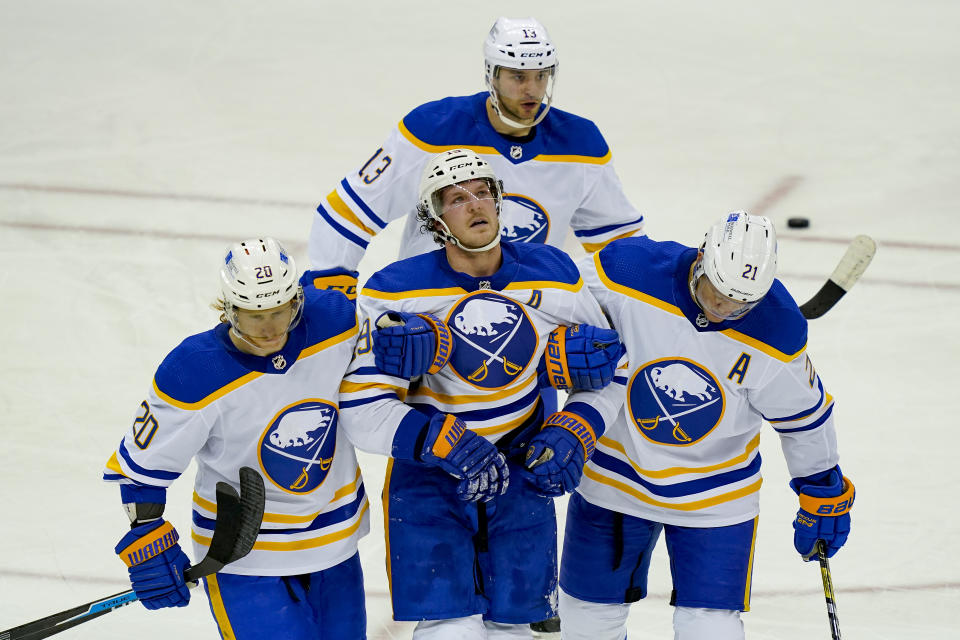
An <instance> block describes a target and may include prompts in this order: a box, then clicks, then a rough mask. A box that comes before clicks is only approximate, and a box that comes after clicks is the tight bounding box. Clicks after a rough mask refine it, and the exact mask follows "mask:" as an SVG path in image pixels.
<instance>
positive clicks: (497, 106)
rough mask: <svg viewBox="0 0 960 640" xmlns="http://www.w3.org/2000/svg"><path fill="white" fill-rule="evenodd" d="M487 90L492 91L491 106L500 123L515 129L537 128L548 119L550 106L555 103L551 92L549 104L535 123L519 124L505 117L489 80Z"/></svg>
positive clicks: (495, 91) (534, 120)
mask: <svg viewBox="0 0 960 640" xmlns="http://www.w3.org/2000/svg"><path fill="white" fill-rule="evenodd" d="M487 89H489V91H490V106H492V107H493V111H494V113H496V114H497V117H498V118H500V122H502V123H503V124H505V125H507V126H508V127H512V128H514V129H528V128H530V127H535V126H537V125H538V124H540V123H541V122H542V121H543V119H544V118H546V117H547V112H548V111H550V105H551V104H552V103H553V92H549V93H547V96H546V98H547V102H546V105H545V106H544V107H543V111H541V112H540V113H539V114H538V115H537V117H536V118H534V119H533V122H531V123H530V124H524V123H522V122H517V121H516V120H511V119H510V118H508V117H507V116H505V115H503V110H502V109H501V108H500V101H499V99H498V98H497V90H496V89H494V88H493V84H491V82H490V81H489V80H487ZM542 102H543V101H542V100H541V103H542Z"/></svg>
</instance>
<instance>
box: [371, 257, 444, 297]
mask: <svg viewBox="0 0 960 640" xmlns="http://www.w3.org/2000/svg"><path fill="white" fill-rule="evenodd" d="M441 261H442V262H441ZM451 286H456V284H455V283H454V282H453V281H452V280H451V278H450V275H449V269H448V267H447V266H446V253H445V252H444V250H443V249H442V248H441V249H437V250H435V251H430V252H428V253H422V254H420V255H417V256H412V257H410V258H405V259H403V260H397V261H396V262H393V263H390V264H388V265H387V266H385V267H384V268H383V269H380V270H379V271H377V272H376V273H374V274H373V275H372V276H370V278H369V279H368V280H367V282H366V284H364V285H363V288H364V289H373V290H375V291H383V292H389V293H400V292H404V291H413V290H416V289H441V288H444V287H451Z"/></svg>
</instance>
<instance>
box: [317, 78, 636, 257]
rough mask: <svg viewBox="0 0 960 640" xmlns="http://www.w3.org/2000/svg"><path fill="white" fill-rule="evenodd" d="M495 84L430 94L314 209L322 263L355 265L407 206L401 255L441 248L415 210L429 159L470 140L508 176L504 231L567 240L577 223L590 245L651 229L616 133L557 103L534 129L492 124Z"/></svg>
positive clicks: (523, 238)
mask: <svg viewBox="0 0 960 640" xmlns="http://www.w3.org/2000/svg"><path fill="white" fill-rule="evenodd" d="M487 95H488V94H487V93H486V92H483V93H478V94H475V95H472V96H462V97H452V98H445V99H443V100H438V101H435V102H429V103H427V104H424V105H422V106H420V107H417V108H416V109H414V110H413V111H412V112H410V113H409V114H407V115H406V116H405V117H404V118H403V120H401V121H400V123H399V124H398V125H397V128H396V129H395V130H394V131H393V132H392V133H391V134H390V136H389V137H388V138H387V141H386V142H385V143H384V144H383V146H382V147H381V148H379V149H377V150H376V152H374V154H373V155H372V156H371V157H370V158H369V159H368V160H367V161H366V162H364V163H363V165H361V166H360V167H359V169H358V170H357V171H354V172H352V173H350V174H349V175H347V176H346V177H345V178H344V179H343V180H341V181H340V184H339V185H337V187H336V188H335V189H334V190H333V191H332V192H331V193H330V194H329V195H328V196H327V198H326V200H325V201H323V202H322V203H321V204H320V206H319V207H317V213H316V215H315V216H314V221H313V227H312V230H311V232H310V240H309V256H310V261H311V263H312V264H313V268H314V269H321V270H325V269H329V268H335V267H340V268H346V269H349V270H355V269H356V268H357V264H358V263H359V262H360V258H361V257H363V253H364V251H365V250H366V247H367V244H368V243H369V241H370V239H371V237H373V236H374V235H375V234H376V233H378V232H380V231H381V230H383V229H384V228H385V227H386V226H387V223H389V222H390V221H392V220H396V219H398V218H402V217H403V216H406V215H407V214H411V215H410V216H409V217H408V218H407V221H406V227H405V229H404V233H403V240H402V242H401V245H400V246H401V249H400V251H401V255H400V257H401V258H403V257H409V256H414V255H418V254H421V253H424V252H427V251H432V250H433V249H436V248H437V245H436V243H435V242H434V241H433V239H432V236H431V235H430V234H423V233H420V224H421V223H420V222H418V221H417V218H416V215H413V214H412V212H413V211H414V208H415V206H416V204H417V200H418V195H419V194H418V189H419V183H420V174H421V172H422V171H423V167H424V165H425V164H426V163H427V161H428V160H429V159H430V158H431V157H433V156H434V155H436V154H437V153H440V152H441V151H446V150H448V149H456V148H468V149H471V150H473V151H475V152H476V153H477V154H479V155H480V156H482V157H483V158H484V159H485V160H487V161H488V162H490V165H491V166H492V167H493V170H494V172H495V173H496V175H497V177H498V178H499V179H500V180H502V181H503V186H504V194H505V195H504V204H503V211H502V213H501V215H502V217H503V238H504V239H505V240H511V241H517V242H532V243H542V244H549V245H553V246H555V247H561V248H562V247H563V245H564V241H565V240H566V235H567V229H568V228H570V227H572V228H573V230H574V232H575V233H576V235H577V237H578V238H579V240H580V241H581V242H582V243H583V246H584V248H585V249H586V250H587V251H595V250H597V249H599V248H600V247H602V246H603V245H604V244H605V243H607V242H609V241H610V240H612V239H613V238H617V237H622V236H628V235H632V234H637V233H643V216H642V215H641V214H640V213H639V212H637V210H636V209H634V208H633V206H632V205H631V204H630V203H629V201H628V200H627V198H626V196H625V195H624V194H623V188H622V186H621V184H620V180H619V178H617V174H616V173H615V172H614V169H613V164H612V162H611V160H610V158H611V155H610V150H609V148H608V147H607V143H606V141H604V139H603V136H602V135H601V134H600V131H599V130H598V129H597V127H596V125H594V123H593V122H591V121H590V120H586V119H584V118H581V117H579V116H575V115H573V114H570V113H566V112H564V111H561V110H560V109H556V108H554V109H551V110H550V111H549V113H548V114H547V116H546V118H544V120H543V121H542V122H541V123H540V124H538V125H537V126H536V127H535V129H534V131H533V132H532V133H531V135H530V136H528V138H524V139H512V138H509V137H506V136H503V135H501V134H499V133H497V131H496V130H495V129H494V128H493V126H491V124H490V121H489V119H488V117H487V112H486V107H485V104H486V99H487Z"/></svg>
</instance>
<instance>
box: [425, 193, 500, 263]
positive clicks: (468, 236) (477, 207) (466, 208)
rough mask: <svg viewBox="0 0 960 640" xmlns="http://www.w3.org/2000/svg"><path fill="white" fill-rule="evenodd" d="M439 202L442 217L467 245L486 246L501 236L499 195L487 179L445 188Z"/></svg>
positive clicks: (451, 230)
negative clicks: (496, 194) (498, 212)
mask: <svg viewBox="0 0 960 640" xmlns="http://www.w3.org/2000/svg"><path fill="white" fill-rule="evenodd" d="M439 200H440V218H441V219H442V220H443V221H444V223H446V225H447V227H448V228H449V229H450V233H452V234H453V235H455V236H456V237H457V239H458V240H459V241H460V243H461V244H463V245H464V246H467V247H470V248H478V247H482V246H485V245H486V244H489V243H490V242H491V241H492V240H493V239H494V238H495V237H496V235H497V234H498V233H500V226H499V225H498V224H497V201H496V196H495V195H494V193H493V191H492V190H491V188H490V184H489V183H488V182H487V181H486V180H468V181H466V182H461V183H459V184H455V185H451V186H449V187H444V189H443V190H442V191H441V192H440V198H439Z"/></svg>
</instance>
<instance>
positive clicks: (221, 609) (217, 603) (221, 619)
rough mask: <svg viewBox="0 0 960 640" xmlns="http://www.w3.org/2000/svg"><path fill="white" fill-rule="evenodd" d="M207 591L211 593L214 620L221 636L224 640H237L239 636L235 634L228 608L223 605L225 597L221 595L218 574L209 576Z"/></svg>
mask: <svg viewBox="0 0 960 640" xmlns="http://www.w3.org/2000/svg"><path fill="white" fill-rule="evenodd" d="M207 589H208V590H209V591H210V608H211V609H212V610H213V618H214V620H216V622H217V626H218V627H220V635H221V636H222V637H223V640H236V638H237V636H236V634H235V633H234V632H233V625H231V624H230V617H229V616H228V615H227V608H226V607H225V606H224V605H223V596H221V595H220V583H219V582H217V574H213V575H209V576H207Z"/></svg>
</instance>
